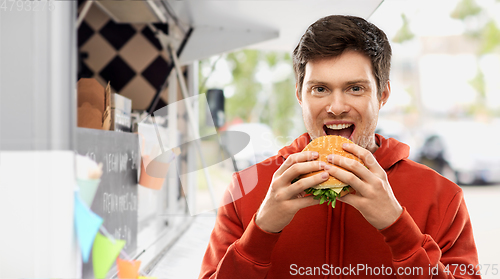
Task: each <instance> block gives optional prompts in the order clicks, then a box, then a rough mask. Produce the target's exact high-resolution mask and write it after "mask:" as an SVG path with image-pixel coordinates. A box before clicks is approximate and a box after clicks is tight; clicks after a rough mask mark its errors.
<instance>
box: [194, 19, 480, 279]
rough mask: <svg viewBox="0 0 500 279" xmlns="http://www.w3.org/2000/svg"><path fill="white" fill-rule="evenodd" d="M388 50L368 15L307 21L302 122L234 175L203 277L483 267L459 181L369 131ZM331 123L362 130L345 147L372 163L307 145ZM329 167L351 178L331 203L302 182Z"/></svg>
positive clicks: (301, 62) (383, 96)
mask: <svg viewBox="0 0 500 279" xmlns="http://www.w3.org/2000/svg"><path fill="white" fill-rule="evenodd" d="M390 59H391V48H390V45H389V42H388V40H387V37H386V35H385V34H384V33H383V32H382V31H381V30H380V29H378V28H377V27H376V26H374V25H373V24H370V23H368V22H367V21H365V20H364V19H361V18H358V17H351V16H329V17H325V18H322V19H320V20H318V21H317V22H315V23H314V24H312V25H311V26H310V27H309V28H308V29H307V31H306V33H305V34H304V35H303V36H302V38H301V40H300V42H299V44H298V46H297V47H296V49H295V50H294V53H293V62H294V70H295V75H296V81H297V84H296V97H297V99H298V102H299V104H300V105H301V107H302V113H303V118H304V123H305V126H306V129H307V133H305V134H303V135H302V136H300V137H299V138H297V139H296V140H295V141H294V142H293V143H292V144H291V145H290V146H287V147H285V148H283V149H282V150H280V151H279V153H278V155H276V156H274V157H271V158H269V159H267V160H266V161H264V162H262V163H260V164H257V165H255V166H252V167H250V168H249V169H246V170H243V171H241V172H239V173H236V174H235V175H234V176H233V182H232V183H231V185H230V186H229V188H228V190H227V192H226V198H228V199H231V202H230V203H229V204H227V205H225V206H223V207H221V208H220V209H219V214H218V216H217V221H216V224H215V227H214V230H213V232H212V235H211V238H210V243H209V245H208V248H207V251H206V254H205V258H204V260H203V265H202V268H201V274H200V278H288V277H293V276H295V275H312V276H315V277H317V278H319V277H321V278H328V277H332V278H333V277H335V278H337V277H341V278H343V277H352V276H360V277H362V278H366V277H378V276H381V275H383V276H386V277H389V278H415V277H418V278H431V277H432V278H465V277H467V278H472V277H474V278H476V277H477V278H479V277H480V276H479V275H476V274H479V272H477V271H478V266H477V265H478V258H477V252H476V248H475V243H474V239H473V235H472V227H471V223H470V219H469V215H468V212H467V208H466V206H465V202H464V199H463V193H462V190H461V189H460V188H459V187H458V186H457V185H455V184H453V183H452V182H450V181H449V180H447V179H445V178H443V177H442V176H440V175H439V174H437V173H436V172H434V171H433V170H431V169H429V168H427V167H425V166H422V165H419V164H417V163H415V162H412V161H410V160H408V159H407V157H408V155H409V147H408V146H407V145H405V144H403V143H400V142H398V141H396V140H394V139H385V138H383V137H382V136H380V135H375V134H374V131H375V127H376V125H377V119H378V112H379V110H380V109H381V108H382V106H383V105H384V104H385V103H386V102H387V100H388V98H389V95H390V93H391V88H390V83H389V70H390ZM327 134H329V135H330V134H335V135H341V136H343V137H346V138H349V139H351V140H352V141H353V142H355V143H356V144H357V145H347V146H344V149H345V150H346V151H348V152H351V153H352V154H354V155H356V156H358V157H359V158H360V159H361V160H363V162H364V164H365V165H366V167H365V166H363V165H361V164H359V163H357V162H354V161H353V160H350V159H346V158H343V157H340V158H339V157H335V156H330V158H329V161H330V163H332V164H334V165H337V166H340V167H343V168H344V169H345V170H342V169H340V168H335V167H330V166H329V165H327V164H326V165H325V164H320V163H318V162H317V161H314V162H313V161H311V160H313V159H314V158H316V157H317V156H318V154H314V153H313V152H301V151H302V149H303V148H304V147H305V146H306V145H307V144H308V143H309V141H310V140H311V139H314V138H317V137H320V136H323V135H327ZM317 170H323V171H322V172H321V173H319V174H317V175H315V176H311V177H308V178H304V179H301V180H299V181H297V182H293V181H294V179H295V178H296V177H298V176H299V175H301V174H306V173H310V172H312V171H317ZM251 173H256V174H257V177H255V176H254V175H250V174H251ZM329 175H331V176H334V177H336V178H338V179H339V180H341V181H343V182H345V183H347V184H349V185H350V186H351V187H352V188H354V189H355V190H356V194H349V195H347V196H344V197H342V198H339V200H340V201H341V202H338V203H337V205H336V207H335V208H334V209H332V207H331V206H327V205H326V204H323V205H318V203H319V202H318V201H317V200H314V199H313V198H312V197H311V196H307V195H305V193H304V190H305V189H307V188H309V187H312V186H315V185H317V184H319V183H320V182H322V181H324V180H326V179H327V178H328V176H329ZM249 180H252V181H253V182H255V183H256V186H255V188H254V189H253V190H252V191H248V189H245V183H248V181H249ZM241 193H246V194H245V195H243V196H242V197H241V198H237V197H240V196H241Z"/></svg>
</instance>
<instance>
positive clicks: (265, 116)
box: [200, 49, 298, 136]
mask: <svg viewBox="0 0 500 279" xmlns="http://www.w3.org/2000/svg"><path fill="white" fill-rule="evenodd" d="M224 59H225V60H226V62H227V63H228V64H229V66H230V69H231V75H232V81H231V82H230V83H229V84H227V85H226V86H232V87H233V88H234V89H235V90H234V94H233V95H232V96H230V97H227V98H226V105H225V114H226V121H227V122H231V121H232V120H234V119H242V120H243V121H244V122H261V123H265V124H268V125H269V126H270V127H271V129H272V130H273V131H274V132H275V133H276V134H277V135H278V136H288V135H289V132H290V130H291V128H293V124H292V123H293V120H292V118H293V117H297V115H296V106H298V105H297V101H296V99H295V80H294V76H293V74H292V70H291V69H292V59H291V57H290V55H289V54H288V53H284V52H276V51H261V50H249V49H246V50H240V51H236V52H232V53H228V54H227V55H225V56H224ZM207 63H208V62H207V60H205V61H200V68H202V67H207V66H208V64H207ZM283 63H285V64H287V65H289V67H290V74H288V75H287V76H286V77H285V78H281V79H280V80H272V79H271V80H270V83H269V84H262V83H261V82H260V81H259V80H257V78H256V75H257V74H258V71H259V70H263V69H262V68H263V66H264V68H266V69H267V70H266V71H269V72H271V73H272V72H273V71H275V70H276V69H277V67H280V66H283ZM206 78H207V77H205V76H203V74H202V73H201V71H200V81H201V80H204V79H206ZM200 86H202V84H200ZM206 91H207V88H206V87H205V88H201V87H200V92H202V93H203V92H206Z"/></svg>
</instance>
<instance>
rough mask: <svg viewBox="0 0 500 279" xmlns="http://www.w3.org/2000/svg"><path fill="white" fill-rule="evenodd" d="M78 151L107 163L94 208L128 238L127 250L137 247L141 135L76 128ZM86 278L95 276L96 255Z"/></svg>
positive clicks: (86, 266)
mask: <svg viewBox="0 0 500 279" xmlns="http://www.w3.org/2000/svg"><path fill="white" fill-rule="evenodd" d="M76 141H77V143H76V151H77V153H78V154H80V155H83V156H88V157H89V158H91V159H93V160H94V161H96V162H97V163H98V164H99V163H102V164H103V169H102V170H103V175H102V177H101V182H100V184H99V188H98V189H97V192H96V195H95V198H94V201H93V203H92V206H91V210H92V211H93V212H94V213H96V214H97V215H99V216H100V217H101V218H103V219H104V222H103V226H104V228H105V229H106V230H107V231H108V232H109V234H110V235H112V236H113V237H114V238H116V239H123V240H125V241H126V244H125V247H124V251H125V252H126V253H127V254H128V255H130V256H131V257H133V256H134V255H135V253H136V249H137V219H138V217H137V209H138V199H137V187H138V184H137V181H138V177H137V168H138V166H139V163H140V153H139V152H140V151H139V143H138V135H137V134H132V133H123V132H115V131H103V130H95V129H86V128H77V129H76ZM82 273H83V274H82V277H83V278H94V277H93V271H92V259H89V262H88V263H87V264H83V272H82Z"/></svg>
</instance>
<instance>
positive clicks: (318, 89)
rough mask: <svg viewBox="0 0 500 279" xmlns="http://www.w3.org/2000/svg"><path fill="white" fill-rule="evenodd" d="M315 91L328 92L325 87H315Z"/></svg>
mask: <svg viewBox="0 0 500 279" xmlns="http://www.w3.org/2000/svg"><path fill="white" fill-rule="evenodd" d="M313 90H314V91H316V92H318V93H324V92H325V91H326V89H325V88H324V87H315V88H314V89H313Z"/></svg>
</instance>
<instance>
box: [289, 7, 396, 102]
mask: <svg viewBox="0 0 500 279" xmlns="http://www.w3.org/2000/svg"><path fill="white" fill-rule="evenodd" d="M346 50H354V51H358V52H360V53H362V54H365V55H366V56H367V57H368V58H370V60H371V61H372V67H373V73H374V75H375V79H376V82H377V96H378V98H379V99H380V97H381V94H382V92H383V90H384V89H385V85H386V83H387V81H388V80H389V72H390V68H391V55H392V50H391V46H390V44H389V41H388V40H387V36H386V35H385V33H384V32H383V31H382V30H380V29H379V28H378V27H377V26H375V25H374V24H372V23H369V22H368V21H366V20H365V19H363V18H360V17H355V16H343V15H332V16H327V17H323V18H321V19H319V20H317V21H316V22H315V23H313V24H311V26H309V28H307V30H306V32H305V33H304V35H302V38H300V41H299V44H298V45H297V47H296V48H295V50H294V51H293V69H294V71H295V79H296V82H297V89H298V92H299V96H301V94H302V92H301V90H302V83H303V82H304V75H305V68H306V64H307V62H309V61H311V60H314V59H318V58H328V57H337V56H339V55H341V54H342V53H343V52H344V51H346Z"/></svg>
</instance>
